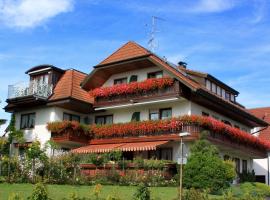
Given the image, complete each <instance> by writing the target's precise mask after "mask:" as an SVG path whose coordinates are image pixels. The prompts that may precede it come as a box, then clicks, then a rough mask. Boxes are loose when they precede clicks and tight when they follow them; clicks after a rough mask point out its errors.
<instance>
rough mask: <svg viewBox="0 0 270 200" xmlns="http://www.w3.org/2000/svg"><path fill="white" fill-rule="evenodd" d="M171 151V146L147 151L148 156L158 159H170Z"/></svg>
mask: <svg viewBox="0 0 270 200" xmlns="http://www.w3.org/2000/svg"><path fill="white" fill-rule="evenodd" d="M172 157H173V151H172V148H161V149H157V150H155V151H148V158H149V159H151V158H153V159H158V160H172Z"/></svg>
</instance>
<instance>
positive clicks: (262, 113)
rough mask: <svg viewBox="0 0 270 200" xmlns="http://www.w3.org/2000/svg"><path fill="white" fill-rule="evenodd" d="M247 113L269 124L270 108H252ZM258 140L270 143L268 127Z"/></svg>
mask: <svg viewBox="0 0 270 200" xmlns="http://www.w3.org/2000/svg"><path fill="white" fill-rule="evenodd" d="M249 112H250V113H252V114H253V115H255V116H257V117H258V118H261V119H263V120H264V121H266V122H268V123H269V124H270V107H263V108H253V109H249ZM259 138H261V139H263V140H266V141H270V126H268V127H267V128H266V129H264V130H263V131H261V133H260V135H259Z"/></svg>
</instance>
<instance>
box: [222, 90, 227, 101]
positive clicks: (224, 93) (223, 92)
mask: <svg viewBox="0 0 270 200" xmlns="http://www.w3.org/2000/svg"><path fill="white" fill-rule="evenodd" d="M221 91H222V97H223V98H224V99H225V97H226V91H225V90H224V89H222V90H221Z"/></svg>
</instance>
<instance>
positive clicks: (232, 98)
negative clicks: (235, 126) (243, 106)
mask: <svg viewBox="0 0 270 200" xmlns="http://www.w3.org/2000/svg"><path fill="white" fill-rule="evenodd" d="M231 101H232V102H235V96H234V95H233V94H231Z"/></svg>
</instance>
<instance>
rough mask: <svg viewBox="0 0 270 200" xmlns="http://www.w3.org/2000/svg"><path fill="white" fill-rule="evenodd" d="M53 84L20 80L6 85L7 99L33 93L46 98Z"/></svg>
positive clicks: (50, 92)
mask: <svg viewBox="0 0 270 200" xmlns="http://www.w3.org/2000/svg"><path fill="white" fill-rule="evenodd" d="M52 89H53V85H51V84H46V83H45V84H44V83H37V82H34V81H31V82H21V83H17V84H14V85H9V86H8V99H13V98H17V97H25V96H31V95H35V96H38V97H43V98H47V97H49V96H50V95H51V94H52Z"/></svg>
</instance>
